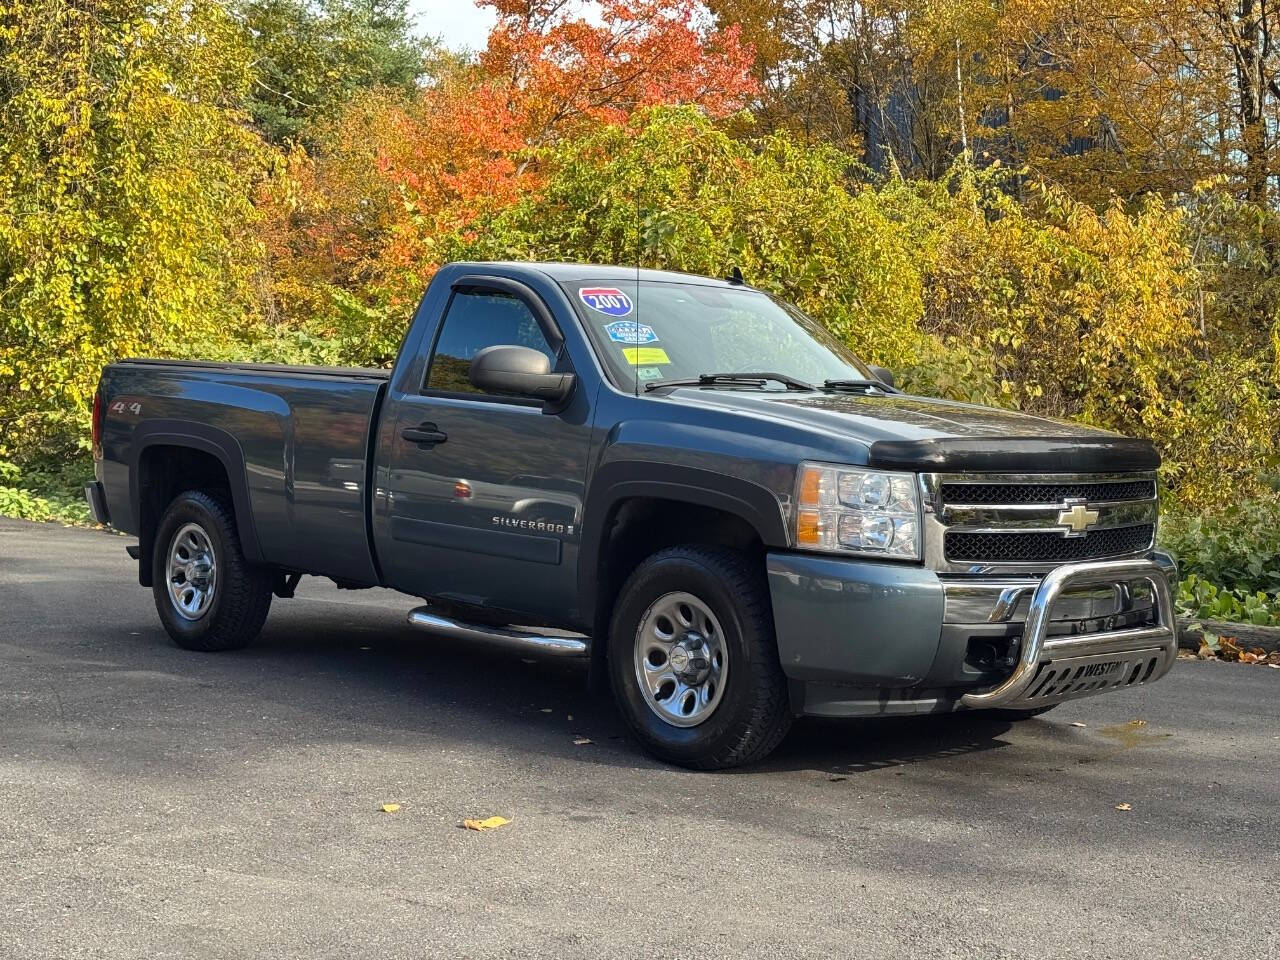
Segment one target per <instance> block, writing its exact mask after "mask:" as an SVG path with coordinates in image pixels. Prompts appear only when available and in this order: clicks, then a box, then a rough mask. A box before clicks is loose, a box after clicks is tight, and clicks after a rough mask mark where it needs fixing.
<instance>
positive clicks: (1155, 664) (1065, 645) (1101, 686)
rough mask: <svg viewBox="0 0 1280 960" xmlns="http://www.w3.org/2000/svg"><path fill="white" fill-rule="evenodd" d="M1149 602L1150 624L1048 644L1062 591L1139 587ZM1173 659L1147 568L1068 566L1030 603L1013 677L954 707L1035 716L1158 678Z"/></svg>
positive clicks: (1172, 633) (1130, 564)
mask: <svg viewBox="0 0 1280 960" xmlns="http://www.w3.org/2000/svg"><path fill="white" fill-rule="evenodd" d="M1143 580H1145V581H1146V582H1147V583H1149V584H1150V585H1151V591H1152V596H1153V597H1154V599H1155V604H1154V614H1155V623H1154V624H1152V625H1150V626H1142V627H1130V628H1126V629H1121V630H1110V631H1104V632H1101V633H1088V634H1076V635H1071V636H1057V637H1050V636H1049V635H1048V632H1049V625H1050V619H1051V614H1052V612H1053V605H1054V603H1055V602H1057V600H1058V598H1059V597H1061V596H1062V594H1063V593H1064V592H1066V590H1067V589H1068V588H1071V587H1084V586H1097V585H1100V584H1114V583H1132V582H1134V581H1143ZM1177 655H1178V630H1177V620H1176V616H1175V612H1174V606H1173V596H1172V594H1171V593H1170V590H1169V581H1168V573H1167V571H1166V570H1165V569H1163V568H1162V567H1160V566H1159V565H1158V564H1156V563H1154V562H1153V561H1151V560H1110V561H1106V560H1104V561H1096V562H1091V563H1072V564H1066V565H1064V566H1061V567H1058V568H1057V569H1055V570H1053V571H1052V572H1050V573H1049V574H1047V575H1046V576H1045V578H1044V579H1043V580H1041V581H1040V585H1039V586H1038V587H1036V589H1035V592H1034V593H1033V594H1032V596H1031V602H1030V606H1029V608H1028V610H1027V619H1026V625H1025V627H1024V630H1023V634H1022V644H1021V647H1020V650H1019V656H1018V663H1017V665H1016V666H1015V667H1014V668H1013V673H1011V674H1010V675H1009V677H1008V678H1007V679H1006V680H1005V681H1004V682H1003V683H1001V684H999V685H998V686H995V687H993V688H991V689H990V690H984V691H975V692H972V693H966V694H965V695H964V696H963V697H961V698H960V703H959V705H960V706H961V707H964V708H968V709H979V710H981V709H991V708H993V707H1001V708H1013V709H1034V708H1035V707H1041V706H1047V705H1049V704H1053V703H1058V702H1060V701H1062V700H1071V699H1074V698H1076V697H1084V696H1089V695H1091V694H1096V693H1106V692H1107V691H1109V690H1113V689H1117V688H1122V687H1126V686H1134V685H1136V684H1139V683H1145V682H1148V681H1151V680H1157V679H1159V678H1160V677H1162V676H1164V674H1165V673H1167V672H1168V671H1169V668H1170V667H1172V666H1173V663H1174V660H1175V659H1177Z"/></svg>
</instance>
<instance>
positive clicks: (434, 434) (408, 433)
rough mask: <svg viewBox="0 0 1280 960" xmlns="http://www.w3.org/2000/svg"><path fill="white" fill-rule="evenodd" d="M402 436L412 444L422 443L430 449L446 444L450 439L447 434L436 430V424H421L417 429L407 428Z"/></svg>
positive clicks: (401, 432)
mask: <svg viewBox="0 0 1280 960" xmlns="http://www.w3.org/2000/svg"><path fill="white" fill-rule="evenodd" d="M400 436H402V437H404V438H405V439H406V440H409V441H410V442H412V443H421V444H423V445H424V446H428V447H433V446H435V445H436V444H437V443H444V442H445V441H446V440H448V439H449V437H448V435H447V434H445V433H443V432H442V431H440V430H437V429H436V425H435V424H434V423H420V424H418V425H417V426H416V427H405V428H404V429H403V430H401V431H400Z"/></svg>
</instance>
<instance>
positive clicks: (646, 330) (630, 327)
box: [604, 320, 658, 346]
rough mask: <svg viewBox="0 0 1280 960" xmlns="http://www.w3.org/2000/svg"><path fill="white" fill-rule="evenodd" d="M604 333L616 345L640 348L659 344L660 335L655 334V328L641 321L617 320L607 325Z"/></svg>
mask: <svg viewBox="0 0 1280 960" xmlns="http://www.w3.org/2000/svg"><path fill="white" fill-rule="evenodd" d="M604 332H605V333H607V334H608V335H609V339H610V340H612V341H613V342H614V343H631V344H635V345H637V346H639V345H640V344H645V343H657V342H658V335H657V334H656V333H654V332H653V327H651V326H649V325H648V324H647V323H641V322H640V321H639V320H615V321H613V323H606V324H605V326H604Z"/></svg>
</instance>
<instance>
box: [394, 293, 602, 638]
mask: <svg viewBox="0 0 1280 960" xmlns="http://www.w3.org/2000/svg"><path fill="white" fill-rule="evenodd" d="M471 279H472V281H474V282H472V283H470V284H469V285H468V286H466V287H463V288H458V289H455V290H454V291H453V293H452V296H451V298H450V300H449V304H448V306H447V307H446V309H445V312H444V317H443V319H442V321H441V324H440V327H439V330H438V332H437V334H436V339H435V343H434V345H433V347H432V350H431V356H430V358H429V360H428V363H427V365H426V376H425V378H424V381H423V383H422V384H421V388H420V390H419V391H418V392H417V393H412V394H406V395H405V396H403V397H401V398H400V400H399V403H398V404H397V405H396V409H395V412H394V416H395V418H396V422H395V424H394V434H393V437H392V448H391V457H390V463H389V470H388V473H387V488H388V494H389V496H388V517H387V520H388V532H389V534H390V544H389V548H388V550H387V551H386V555H385V556H384V557H383V562H384V567H385V571H384V572H385V574H386V578H387V580H388V582H390V583H391V584H392V585H393V586H395V587H396V588H397V589H399V590H403V591H405V592H406V593H411V594H415V595H418V596H423V597H434V598H440V599H445V600H451V601H455V602H460V603H466V604H471V605H476V606H482V607H490V608H494V609H499V610H505V611H510V612H513V613H527V614H533V615H536V616H539V617H546V618H550V619H560V618H566V619H568V618H569V617H570V616H571V615H572V612H574V608H576V605H577V562H578V545H579V542H580V539H581V517H582V498H583V487H584V480H585V475H586V469H587V451H588V444H589V439H590V438H589V434H590V424H589V423H587V422H586V420H585V418H586V410H587V406H588V405H587V403H586V402H585V399H584V398H583V397H582V396H575V397H573V398H572V399H571V401H570V403H569V404H568V406H567V407H566V408H565V409H564V410H563V411H561V412H558V413H547V412H544V407H543V404H542V403H541V402H540V401H536V400H526V399H520V398H514V397H508V396H496V395H491V394H486V393H484V392H482V391H481V390H480V389H479V388H477V387H475V386H474V385H473V384H472V383H471V382H470V380H469V378H468V374H469V370H470V365H471V359H472V358H473V357H474V356H475V355H476V353H477V352H479V351H480V350H482V349H484V348H485V347H490V346H495V345H499V344H513V345H518V346H524V347H529V348H532V349H535V350H540V351H542V352H543V353H545V354H546V355H547V357H548V358H549V360H550V361H551V366H552V369H553V370H556V371H557V372H568V371H569V370H571V367H570V366H569V361H568V358H567V356H566V355H565V351H564V350H563V339H564V338H563V336H562V335H561V333H560V331H559V328H558V327H557V326H556V325H555V323H554V320H553V318H552V317H551V314H550V312H549V311H548V309H547V308H546V306H545V304H543V303H542V301H541V300H540V299H539V298H538V297H537V295H536V294H535V293H534V292H533V291H531V290H527V289H523V288H522V287H521V285H518V284H514V283H513V282H512V281H509V280H499V279H497V278H495V280H494V284H495V285H494V286H493V287H485V286H483V285H482V282H481V281H477V280H476V279H475V278H471ZM499 284H500V285H499Z"/></svg>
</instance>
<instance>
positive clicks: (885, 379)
mask: <svg viewBox="0 0 1280 960" xmlns="http://www.w3.org/2000/svg"><path fill="white" fill-rule="evenodd" d="M868 366H869V367H870V368H871V375H872V376H873V377H875V378H876V379H877V380H879V381H880V382H881V383H883V384H884V385H885V386H887V387H895V386H897V384H896V383H894V382H893V371H892V370H886V369H885V368H884V367H877V366H876V365H875V364H874V363H872V364H868Z"/></svg>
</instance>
